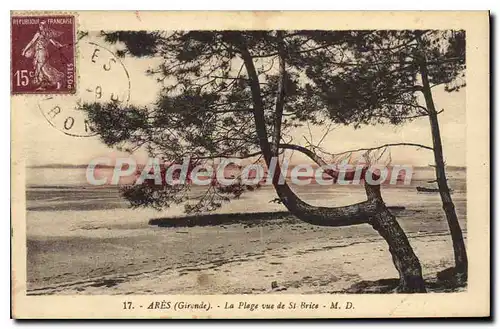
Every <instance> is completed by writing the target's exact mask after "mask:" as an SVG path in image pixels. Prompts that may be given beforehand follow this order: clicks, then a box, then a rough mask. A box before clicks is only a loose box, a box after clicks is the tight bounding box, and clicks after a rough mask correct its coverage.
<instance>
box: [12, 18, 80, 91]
mask: <svg viewBox="0 0 500 329" xmlns="http://www.w3.org/2000/svg"><path fill="white" fill-rule="evenodd" d="M11 35H12V36H11V61H12V63H11V76H10V79H11V92H12V94H71V93H74V92H75V91H76V72H75V69H76V63H75V17H74V16H72V15H64V16H60V15H57V16H12V17H11Z"/></svg>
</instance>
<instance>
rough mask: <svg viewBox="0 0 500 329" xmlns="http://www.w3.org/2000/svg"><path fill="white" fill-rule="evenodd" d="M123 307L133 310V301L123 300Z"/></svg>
mask: <svg viewBox="0 0 500 329" xmlns="http://www.w3.org/2000/svg"><path fill="white" fill-rule="evenodd" d="M123 309H124V310H131V309H132V302H123Z"/></svg>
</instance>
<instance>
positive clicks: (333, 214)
mask: <svg viewBox="0 0 500 329" xmlns="http://www.w3.org/2000/svg"><path fill="white" fill-rule="evenodd" d="M240 46H241V54H242V57H243V61H244V64H245V67H246V69H247V72H248V75H249V80H250V87H251V92H252V100H253V105H254V109H253V114H254V122H255V126H256V129H257V136H258V139H259V146H260V148H261V151H262V154H263V156H264V160H265V162H266V165H267V166H268V168H271V167H272V165H271V164H272V158H273V155H275V153H273V150H272V148H271V145H270V143H269V140H268V135H267V130H266V122H265V117H264V106H263V103H262V98H261V95H260V85H259V83H258V81H259V80H258V76H257V72H256V70H255V66H254V63H253V58H252V57H251V55H250V53H249V51H248V48H247V47H246V44H245V41H244V40H242V43H241V45H240ZM281 60H283V58H281ZM283 67H284V65H280V68H281V69H283ZM281 77H282V79H283V78H284V74H283V72H282V74H281ZM280 85H281V86H283V85H284V84H280ZM278 95H281V97H283V96H284V93H283V91H282V90H279V91H278ZM283 103H284V102H282V101H278V102H277V105H279V104H281V105H280V106H283ZM278 110H279V111H276V112H277V113H282V109H278ZM276 119H278V120H281V117H280V118H276ZM279 140H280V136H275V143H276V144H277V143H279ZM273 148H274V149H275V150H276V149H278V147H276V145H274V146H273ZM272 177H273V186H274V188H275V190H276V192H277V194H278V196H279V198H280V200H281V201H282V202H283V204H284V205H285V206H286V207H287V209H288V210H289V211H290V212H291V213H292V214H294V215H295V216H297V217H298V218H299V219H301V220H302V221H305V222H307V223H311V224H314V225H322V226H348V225H356V224H363V223H369V224H371V225H372V226H373V228H374V229H375V230H377V231H378V232H379V234H380V235H381V236H382V237H383V238H384V239H385V240H386V242H387V244H388V245H389V251H390V252H391V255H392V258H393V262H394V265H395V267H396V269H397V270H398V272H399V275H400V285H399V287H398V290H399V291H401V292H405V293H416V292H426V290H425V284H424V280H423V278H422V269H421V266H420V262H419V260H418V258H417V256H416V255H415V253H414V252H413V249H412V248H411V246H410V243H409V241H408V238H407V237H406V235H405V233H404V231H403V230H402V229H401V227H400V226H399V224H398V222H397V221H396V220H395V218H394V216H393V215H392V214H391V213H390V212H389V210H388V209H387V207H386V206H385V204H384V202H383V200H382V197H381V195H380V190H379V187H374V186H369V185H367V184H365V186H366V192H367V195H368V200H367V201H364V202H361V203H358V204H354V205H350V206H346V207H335V208H328V207H316V206H312V205H310V204H308V203H306V202H304V201H303V200H301V199H300V198H299V197H298V196H297V195H296V194H295V193H294V192H293V191H292V190H291V189H290V187H289V186H288V185H287V184H286V182H284V180H283V183H282V182H281V179H280V178H281V168H280V166H279V163H276V166H275V167H274V173H272Z"/></svg>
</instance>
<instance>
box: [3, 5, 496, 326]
mask: <svg viewBox="0 0 500 329" xmlns="http://www.w3.org/2000/svg"><path fill="white" fill-rule="evenodd" d="M10 24H11V43H10V48H11V72H10V83H11V117H12V136H11V145H12V160H11V161H12V162H11V167H12V177H11V179H12V184H11V185H12V200H11V203H12V211H11V213H12V219H11V223H12V236H11V239H12V316H13V317H14V318H18V319H28V318H44V319H54V318H65V319H67V318H149V319H157V318H165V319H168V318H219V319H233V318H383V317H388V318H393V317H394V318H400V317H487V316H489V315H490V244H489V241H490V213H489V208H490V194H489V191H490V188H489V187H490V177H489V165H490V164H489V143H490V141H489V13H488V12H451V11H450V12H161V11H158V12H147V11H145V12H140V11H139V12H133V11H130V12H127V11H121V12H113V11H101V12H97V11H96V12H93V11H82V12H71V11H64V12H62V11H61V12H54V11H51V12H11V18H10Z"/></svg>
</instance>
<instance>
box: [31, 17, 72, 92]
mask: <svg viewBox="0 0 500 329" xmlns="http://www.w3.org/2000/svg"><path fill="white" fill-rule="evenodd" d="M61 34H62V32H59V31H55V30H52V29H50V28H48V27H47V26H46V22H45V21H41V22H40V25H39V29H38V31H37V32H36V33H35V35H34V36H33V38H32V39H31V41H30V42H29V43H28V44H27V45H26V47H24V49H23V51H22V55H23V56H25V57H27V58H31V57H33V66H34V69H35V72H34V83H35V84H36V85H38V86H39V87H38V89H37V90H43V89H45V88H46V87H47V86H56V89H60V88H61V85H62V81H63V79H64V74H63V73H62V72H59V71H58V70H57V69H56V68H55V67H53V66H52V65H50V64H49V62H48V60H49V58H50V55H49V43H51V44H53V45H54V46H55V47H57V48H59V49H60V48H63V47H64V45H63V44H61V43H59V42H58V41H56V40H54V38H57V37H59V36H60V35H61Z"/></svg>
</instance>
